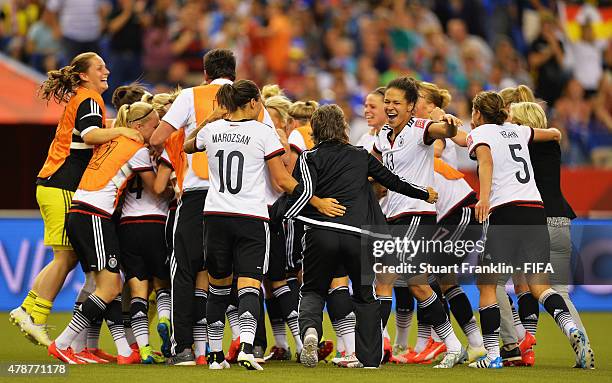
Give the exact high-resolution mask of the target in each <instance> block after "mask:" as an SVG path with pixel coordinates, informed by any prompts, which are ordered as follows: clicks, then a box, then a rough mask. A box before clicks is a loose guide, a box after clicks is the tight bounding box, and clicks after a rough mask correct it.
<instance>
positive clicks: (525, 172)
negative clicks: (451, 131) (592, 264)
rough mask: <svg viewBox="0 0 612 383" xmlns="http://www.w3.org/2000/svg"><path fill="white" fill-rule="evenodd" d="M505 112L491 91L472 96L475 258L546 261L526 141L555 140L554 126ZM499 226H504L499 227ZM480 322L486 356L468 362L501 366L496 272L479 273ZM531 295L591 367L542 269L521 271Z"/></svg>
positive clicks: (543, 222) (591, 357)
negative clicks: (517, 121)
mask: <svg viewBox="0 0 612 383" xmlns="http://www.w3.org/2000/svg"><path fill="white" fill-rule="evenodd" d="M506 117H507V112H506V110H505V108H504V101H503V99H502V98H501V96H499V95H498V94H497V93H494V92H481V93H479V94H477V95H476V97H474V100H473V109H472V124H473V126H474V130H472V131H471V132H470V134H469V135H468V139H467V141H468V150H469V153H470V157H471V158H473V159H476V160H477V161H478V176H479V179H480V200H479V201H478V203H477V204H476V207H475V210H476V218H477V219H478V221H479V222H484V221H486V220H487V218H488V223H489V226H488V229H487V232H486V247H485V251H484V254H483V256H482V257H481V262H482V263H483V264H485V265H489V264H490V265H495V264H499V263H508V262H512V265H514V266H523V263H525V262H530V263H534V262H535V263H547V262H548V261H549V260H550V248H549V245H550V243H549V237H548V232H547V230H546V226H545V225H546V214H545V211H544V207H543V204H542V198H541V197H540V193H539V191H538V188H537V186H536V183H535V180H534V178H533V167H532V166H531V158H530V155H529V151H528V148H527V146H528V145H529V143H531V142H532V141H534V142H543V141H559V140H560V139H561V133H560V132H559V131H558V130H557V129H554V128H553V129H535V128H531V127H528V126H523V125H512V124H504V122H505V121H506ZM504 226H505V227H504ZM479 277H480V278H479V284H478V288H479V290H480V309H479V311H480V323H481V327H482V333H483V337H484V344H485V348H486V349H487V355H486V356H485V357H484V358H482V359H481V360H479V361H476V362H473V363H470V365H469V366H470V367H473V368H501V367H502V360H501V357H500V351H499V340H498V336H499V326H500V314H499V307H498V305H497V297H496V293H495V290H496V282H497V281H498V279H499V275H497V274H494V273H491V274H489V275H484V274H481V275H479ZM526 277H527V283H528V285H529V289H530V291H531V294H533V296H534V297H535V298H536V299H538V300H539V302H540V303H541V304H542V305H543V306H544V308H545V309H546V311H548V312H549V313H550V315H551V316H552V317H553V319H554V320H555V322H556V323H557V325H558V326H559V327H560V328H561V330H562V331H563V333H564V334H565V335H566V336H567V337H568V338H569V340H570V343H571V345H572V348H573V349H574V352H575V353H576V356H577V360H578V361H579V366H580V367H581V368H594V367H595V362H594V354H593V351H592V350H591V348H590V346H589V344H588V342H587V339H586V337H585V335H584V333H583V332H582V331H581V330H580V329H578V328H577V326H576V324H575V323H574V320H573V319H572V316H571V314H570V312H569V310H568V308H567V305H566V304H565V301H564V300H563V298H562V297H561V296H560V295H559V294H558V293H557V292H556V291H555V290H553V289H552V288H550V284H549V283H548V278H547V276H546V275H544V274H539V273H529V274H526Z"/></svg>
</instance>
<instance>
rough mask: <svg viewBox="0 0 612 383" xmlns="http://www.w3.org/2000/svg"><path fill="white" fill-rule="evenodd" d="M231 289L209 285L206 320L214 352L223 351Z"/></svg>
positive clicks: (211, 348)
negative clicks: (226, 312) (226, 313)
mask: <svg viewBox="0 0 612 383" xmlns="http://www.w3.org/2000/svg"><path fill="white" fill-rule="evenodd" d="M231 289H232V288H231V286H215V285H213V284H211V285H209V286H208V301H207V302H206V322H207V326H208V343H209V345H210V350H211V351H212V352H222V351H223V330H224V329H225V311H226V310H227V305H228V302H229V299H230V297H229V295H230V292H231ZM213 359H214V358H213ZM214 361H215V360H213V362H214Z"/></svg>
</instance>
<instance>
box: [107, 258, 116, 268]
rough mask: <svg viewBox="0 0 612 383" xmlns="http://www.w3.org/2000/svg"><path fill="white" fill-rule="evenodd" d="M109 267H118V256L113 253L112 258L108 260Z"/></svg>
mask: <svg viewBox="0 0 612 383" xmlns="http://www.w3.org/2000/svg"><path fill="white" fill-rule="evenodd" d="M108 267H110V268H111V269H114V268H115V267H117V258H115V257H114V256H113V255H111V258H109V260H108Z"/></svg>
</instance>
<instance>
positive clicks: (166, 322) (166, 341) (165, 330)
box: [157, 317, 172, 358]
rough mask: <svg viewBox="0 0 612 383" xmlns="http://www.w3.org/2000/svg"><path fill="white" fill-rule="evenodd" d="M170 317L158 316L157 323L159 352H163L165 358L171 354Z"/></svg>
mask: <svg viewBox="0 0 612 383" xmlns="http://www.w3.org/2000/svg"><path fill="white" fill-rule="evenodd" d="M171 328H172V327H171V326H170V319H168V318H164V317H162V318H159V323H158V324H157V333H158V334H159V337H160V339H161V352H162V354H164V356H165V357H166V358H168V357H170V356H172V354H171V352H170V329H171Z"/></svg>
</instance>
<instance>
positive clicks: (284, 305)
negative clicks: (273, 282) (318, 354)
mask: <svg viewBox="0 0 612 383" xmlns="http://www.w3.org/2000/svg"><path fill="white" fill-rule="evenodd" d="M272 294H273V295H274V297H275V300H276V302H278V310H279V313H280V314H281V319H282V318H284V320H285V321H286V322H287V325H288V326H289V330H291V335H292V336H293V337H294V338H295V337H297V338H299V336H300V328H299V325H298V307H297V303H298V302H297V301H296V300H295V299H293V295H292V293H291V289H290V288H289V286H288V285H287V286H281V287H279V288H276V289H273V290H272ZM268 315H269V316H270V321H272V316H271V315H272V314H271V313H270V311H268ZM282 325H283V326H285V324H284V323H283V324H282Z"/></svg>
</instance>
